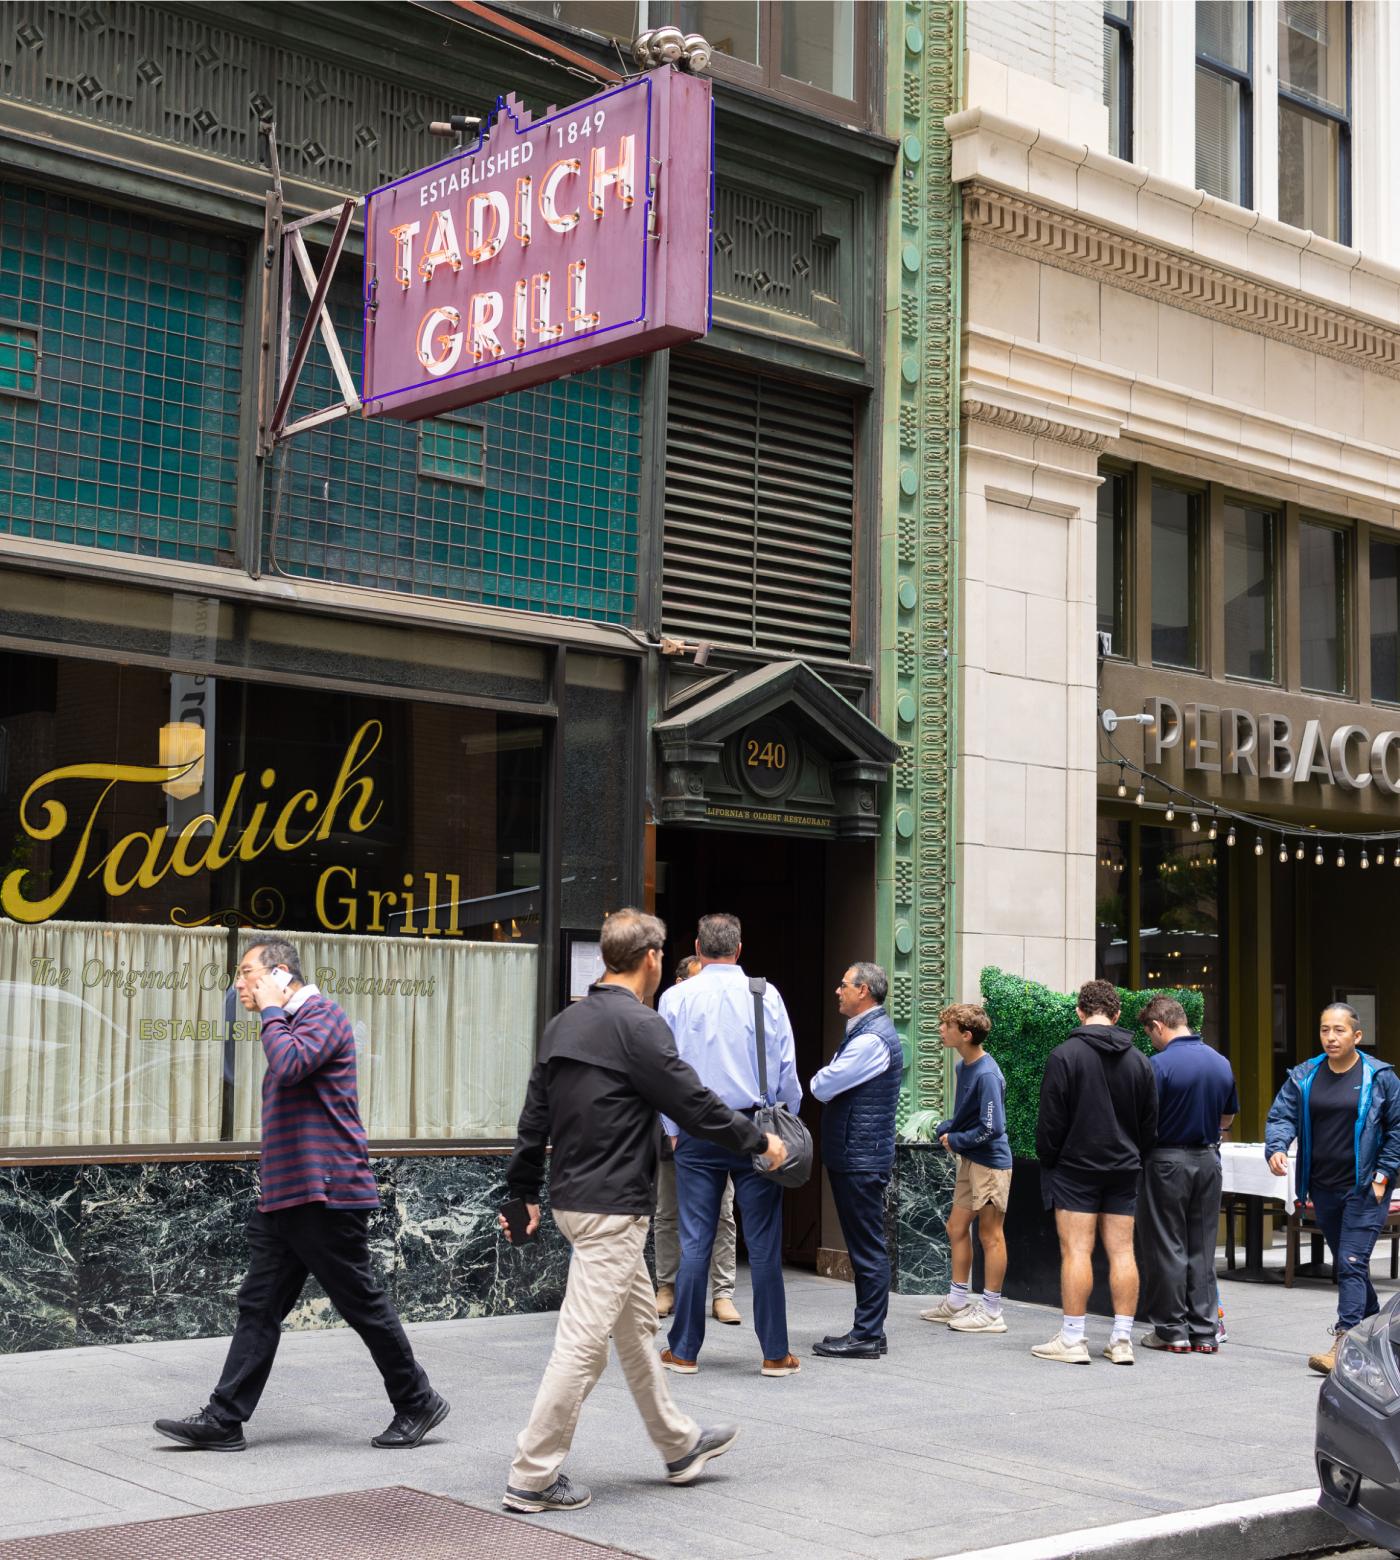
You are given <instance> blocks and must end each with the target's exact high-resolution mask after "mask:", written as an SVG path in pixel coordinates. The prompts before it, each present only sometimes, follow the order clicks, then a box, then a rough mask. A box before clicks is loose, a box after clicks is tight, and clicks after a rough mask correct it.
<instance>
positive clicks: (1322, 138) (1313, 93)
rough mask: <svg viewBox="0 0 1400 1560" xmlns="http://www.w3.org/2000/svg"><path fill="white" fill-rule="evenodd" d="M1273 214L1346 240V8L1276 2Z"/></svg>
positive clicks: (1333, 2) (1320, 1)
mask: <svg viewBox="0 0 1400 1560" xmlns="http://www.w3.org/2000/svg"><path fill="white" fill-rule="evenodd" d="M1278 214H1279V219H1280V220H1281V221H1283V222H1288V223H1291V224H1292V225H1293V226H1294V227H1299V228H1311V229H1312V230H1313V232H1314V233H1320V234H1321V235H1322V236H1323V237H1324V238H1331V239H1335V240H1336V241H1337V242H1338V243H1339V244H1349V243H1350V242H1351V7H1350V5H1349V4H1348V3H1347V0H1280V4H1279V8H1278Z"/></svg>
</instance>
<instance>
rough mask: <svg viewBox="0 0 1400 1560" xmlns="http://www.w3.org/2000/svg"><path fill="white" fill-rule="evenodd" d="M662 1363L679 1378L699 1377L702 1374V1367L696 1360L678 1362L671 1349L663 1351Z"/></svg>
mask: <svg viewBox="0 0 1400 1560" xmlns="http://www.w3.org/2000/svg"><path fill="white" fill-rule="evenodd" d="M661 1363H662V1364H663V1365H664V1366H665V1367H666V1369H667V1370H673V1371H675V1373H676V1374H677V1375H678V1376H697V1375H699V1373H700V1367H699V1365H698V1364H697V1363H696V1362H695V1361H694V1360H678V1359H677V1358H676V1356H675V1355H674V1354H672V1353H671V1351H670V1350H669V1349H662V1351H661Z"/></svg>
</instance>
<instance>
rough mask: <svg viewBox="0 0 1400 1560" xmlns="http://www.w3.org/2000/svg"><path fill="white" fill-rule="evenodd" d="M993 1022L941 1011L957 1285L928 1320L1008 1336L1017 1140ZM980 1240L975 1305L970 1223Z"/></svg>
mask: <svg viewBox="0 0 1400 1560" xmlns="http://www.w3.org/2000/svg"><path fill="white" fill-rule="evenodd" d="M991 1028H992V1021H991V1019H990V1018H988V1017H987V1014H986V1012H985V1011H984V1010H983V1009H982V1008H980V1007H974V1006H972V1005H971V1004H970V1003H967V1002H955V1003H954V1004H953V1005H952V1006H951V1007H946V1008H944V1009H943V1013H942V1022H941V1023H940V1024H939V1033H940V1034H941V1035H942V1037H943V1044H944V1045H945V1046H947V1047H948V1048H949V1049H950V1050H953V1051H956V1052H957V1053H958V1057H959V1060H958V1063H957V1066H956V1068H955V1069H954V1074H955V1077H956V1079H957V1084H956V1090H955V1093H954V1098H953V1116H952V1119H951V1120H950V1121H942V1122H940V1123H939V1124H938V1127H937V1129H936V1131H937V1135H938V1141H939V1142H940V1143H942V1145H943V1146H944V1148H946V1149H947V1150H948V1151H949V1153H951V1154H954V1155H956V1156H957V1161H958V1177H957V1180H956V1182H955V1183H954V1186H953V1211H952V1213H951V1214H950V1215H949V1216H948V1242H949V1246H950V1248H951V1253H952V1259H953V1284H952V1288H951V1289H950V1290H949V1291H948V1293H947V1295H946V1296H945V1297H944V1298H943V1299H942V1300H940V1301H939V1302H938V1304H937V1305H936V1306H934V1307H933V1308H932V1309H931V1310H928V1311H921V1312H920V1313H919V1315H920V1316H921V1317H922V1318H923V1320H924V1321H926V1322H946V1323H947V1325H948V1329H949V1331H950V1332H967V1333H1004V1332H1005V1331H1006V1318H1005V1317H1004V1316H1003V1315H1002V1314H1001V1286H1002V1282H1003V1280H1004V1279H1005V1278H1006V1234H1005V1222H1006V1207H1007V1203H1008V1202H1009V1201H1010V1198H1011V1142H1010V1140H1009V1138H1008V1137H1007V1135H1006V1079H1005V1078H1003V1077H1002V1075H1001V1068H1000V1067H998V1066H997V1064H996V1060H995V1059H994V1058H993V1057H990V1056H988V1055H987V1053H986V1052H985V1051H984V1050H983V1049H982V1044H983V1042H984V1041H985V1040H986V1038H987V1036H988V1035H989V1034H990V1033H991ZM974 1220H976V1223H977V1238H978V1240H979V1241H981V1243H982V1298H981V1300H980V1301H979V1302H978V1303H977V1304H976V1305H973V1304H972V1303H971V1295H970V1294H969V1293H968V1286H969V1284H970V1283H971V1280H972V1225H973V1221H974Z"/></svg>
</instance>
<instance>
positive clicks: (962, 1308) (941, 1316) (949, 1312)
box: [919, 1295, 972, 1322]
mask: <svg viewBox="0 0 1400 1560" xmlns="http://www.w3.org/2000/svg"><path fill="white" fill-rule="evenodd" d="M971 1309H972V1302H971V1301H970V1300H969V1301H968V1303H967V1304H966V1305H949V1304H948V1296H947V1295H944V1296H943V1298H942V1299H941V1300H940V1301H939V1302H938V1304H937V1305H934V1306H930V1307H929V1308H928V1310H927V1311H920V1312H919V1320H920V1321H921V1322H951V1321H952V1320H953V1318H954V1317H955V1316H966V1315H967V1313H968V1312H969V1311H970V1310H971Z"/></svg>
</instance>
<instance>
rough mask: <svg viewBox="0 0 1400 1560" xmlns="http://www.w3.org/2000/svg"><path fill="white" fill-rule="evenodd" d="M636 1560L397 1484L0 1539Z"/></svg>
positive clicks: (149, 1559) (363, 1557)
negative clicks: (145, 1520) (178, 1515)
mask: <svg viewBox="0 0 1400 1560" xmlns="http://www.w3.org/2000/svg"><path fill="white" fill-rule="evenodd" d="M191 1555H199V1556H201V1557H202V1560H269V1557H272V1556H275V1557H276V1560H325V1557H326V1556H327V1555H334V1556H335V1557H336V1560H448V1557H450V1560H478V1557H479V1560H618V1557H623V1560H635V1557H634V1556H633V1555H632V1554H631V1551H629V1550H625V1549H609V1548H608V1547H607V1546H606V1545H604V1544H593V1543H589V1542H588V1540H587V1539H580V1538H571V1537H569V1536H568V1534H565V1533H556V1532H554V1531H552V1530H551V1529H549V1528H544V1527H537V1526H533V1525H531V1522H530V1521H528V1520H527V1521H520V1520H518V1519H515V1518H512V1517H507V1516H502V1515H501V1514H500V1513H499V1512H494V1511H483V1510H482V1509H481V1508H480V1507H479V1506H464V1505H463V1504H462V1503H461V1502H460V1501H456V1500H450V1499H449V1498H448V1497H447V1496H445V1495H425V1494H424V1493H423V1491H422V1490H411V1489H406V1488H404V1487H403V1486H401V1485H396V1486H391V1487H390V1488H389V1489H381V1490H356V1491H354V1492H352V1493H350V1494H346V1495H318V1496H315V1497H314V1498H312V1499H310V1500H283V1501H277V1502H275V1503H274V1504H272V1505H269V1506H241V1507H239V1508H238V1509H237V1510H235V1511H208V1512H200V1513H199V1514H198V1515H197V1516H190V1517H161V1518H158V1519H157V1520H156V1521H153V1522H123V1523H122V1524H121V1525H120V1526H118V1527H100V1528H85V1529H78V1530H76V1531H69V1532H66V1533H45V1534H41V1535H40V1536H38V1537H36V1538H11V1539H6V1540H4V1541H0V1560H133V1557H134V1556H139V1557H140V1560H190V1556H191Z"/></svg>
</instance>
